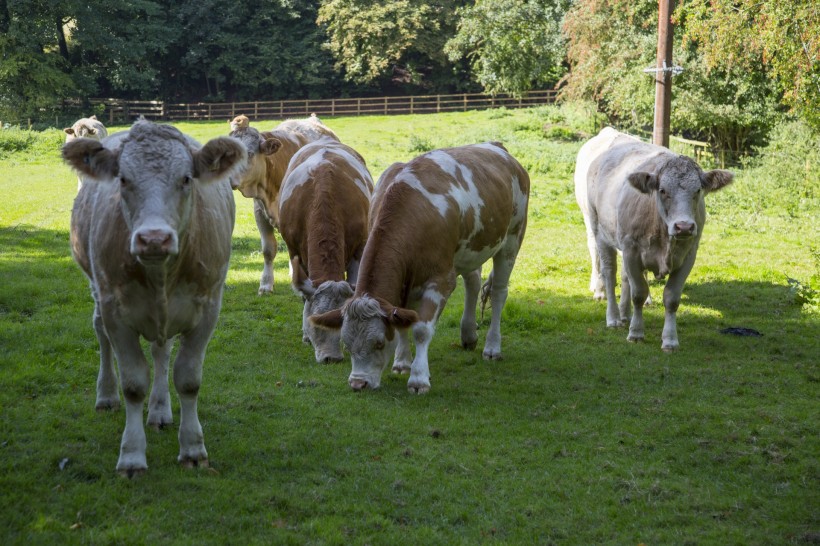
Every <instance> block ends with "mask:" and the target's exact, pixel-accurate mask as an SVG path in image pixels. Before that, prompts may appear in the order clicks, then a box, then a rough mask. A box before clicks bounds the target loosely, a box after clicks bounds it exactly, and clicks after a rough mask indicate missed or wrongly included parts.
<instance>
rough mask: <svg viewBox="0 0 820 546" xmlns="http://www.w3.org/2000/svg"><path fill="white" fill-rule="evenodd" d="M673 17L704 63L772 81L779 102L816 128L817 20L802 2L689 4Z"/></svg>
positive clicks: (819, 94) (713, 0)
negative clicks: (779, 94)
mask: <svg viewBox="0 0 820 546" xmlns="http://www.w3.org/2000/svg"><path fill="white" fill-rule="evenodd" d="M676 15H677V17H678V18H679V19H681V20H682V21H684V24H685V39H686V40H692V41H693V42H695V43H697V44H698V47H699V49H700V50H701V51H702V52H703V55H704V61H705V65H706V66H707V67H708V68H709V69H718V70H721V71H726V70H732V71H734V72H736V73H739V72H744V71H745V72H752V73H760V72H761V66H762V67H764V68H765V69H766V70H767V71H770V72H771V74H772V75H773V77H774V80H776V82H777V84H778V86H779V88H780V90H781V91H782V98H783V102H784V104H786V105H788V106H789V107H791V108H792V109H793V111H795V112H796V113H798V114H799V115H800V116H801V117H802V118H803V119H805V120H806V121H808V122H809V123H810V124H811V125H812V126H813V127H814V129H815V130H817V129H820V40H818V36H820V16H818V15H819V14H818V9H817V5H816V3H814V2H807V1H805V0H781V1H778V2H757V1H755V0H741V1H737V0H694V1H691V2H682V3H681V4H680V6H679V7H678V9H677V12H676Z"/></svg>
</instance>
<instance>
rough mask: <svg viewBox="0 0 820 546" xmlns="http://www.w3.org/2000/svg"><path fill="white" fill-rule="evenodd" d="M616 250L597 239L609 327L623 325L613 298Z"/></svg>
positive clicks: (616, 265) (616, 267)
mask: <svg viewBox="0 0 820 546" xmlns="http://www.w3.org/2000/svg"><path fill="white" fill-rule="evenodd" d="M617 258H618V253H617V251H616V250H615V249H614V248H613V247H611V246H609V245H607V244H606V243H604V242H602V241H600V240H599V241H598V259H599V260H600V262H601V276H602V277H603V278H604V287H605V290H606V325H607V326H608V327H610V328H617V327H618V326H623V322H621V313H620V311H619V309H618V302H617V300H616V299H615V275H616V273H617V270H618V262H617Z"/></svg>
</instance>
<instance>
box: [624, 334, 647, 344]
mask: <svg viewBox="0 0 820 546" xmlns="http://www.w3.org/2000/svg"><path fill="white" fill-rule="evenodd" d="M626 340H627V341H631V342H632V343H640V342H642V341H643V340H644V337H643V336H638V335H632V334H629V335H628V336H626Z"/></svg>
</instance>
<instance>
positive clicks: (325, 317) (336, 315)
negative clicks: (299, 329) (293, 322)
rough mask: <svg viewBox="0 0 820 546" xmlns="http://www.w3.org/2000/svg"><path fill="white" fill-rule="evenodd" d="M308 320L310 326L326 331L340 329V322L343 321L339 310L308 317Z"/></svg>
mask: <svg viewBox="0 0 820 546" xmlns="http://www.w3.org/2000/svg"><path fill="white" fill-rule="evenodd" d="M308 320H309V321H310V323H311V324H312V325H314V326H318V327H319V328H325V329H326V330H338V329H340V328H341V327H342V322H343V321H344V319H343V318H342V310H341V309H334V310H333V311H328V312H327V313H322V314H320V315H310V317H308Z"/></svg>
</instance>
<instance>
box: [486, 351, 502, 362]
mask: <svg viewBox="0 0 820 546" xmlns="http://www.w3.org/2000/svg"><path fill="white" fill-rule="evenodd" d="M482 356H483V357H484V360H504V357H503V356H501V353H493V352H487V351H484V353H482Z"/></svg>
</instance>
